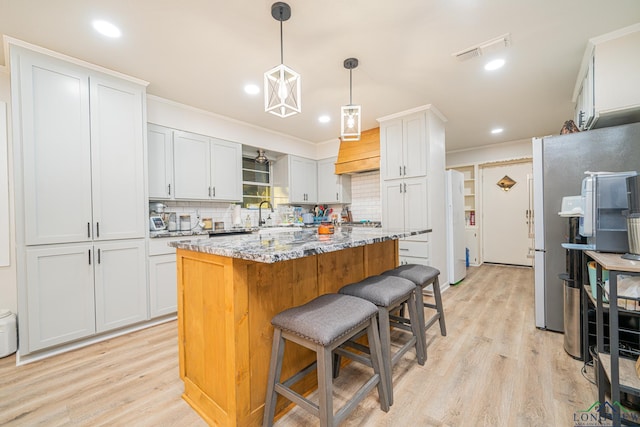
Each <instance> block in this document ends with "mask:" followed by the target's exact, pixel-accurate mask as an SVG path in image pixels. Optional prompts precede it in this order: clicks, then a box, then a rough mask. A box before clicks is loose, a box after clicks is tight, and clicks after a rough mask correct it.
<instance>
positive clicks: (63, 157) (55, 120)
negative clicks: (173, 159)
mask: <svg viewBox="0 0 640 427" xmlns="http://www.w3.org/2000/svg"><path fill="white" fill-rule="evenodd" d="M10 58H11V90H12V95H13V97H12V100H13V106H12V111H13V130H14V138H13V144H14V156H15V158H14V173H15V186H16V230H17V231H16V242H17V252H18V253H17V266H18V309H19V316H20V330H19V332H20V354H21V356H22V355H26V354H29V353H32V352H35V351H40V350H43V349H47V348H50V347H53V346H58V345H61V344H65V343H68V342H71V341H75V340H78V339H82V338H86V337H91V336H93V335H96V334H100V333H103V332H106V331H110V330H113V329H116V328H121V327H124V326H127V325H130V324H133V323H136V322H141V321H144V320H146V319H148V313H147V311H148V309H147V305H148V298H147V280H146V279H147V272H146V245H145V240H144V238H145V234H146V227H147V222H146V217H147V216H146V206H145V205H146V201H145V200H146V198H145V190H144V174H145V171H144V164H145V162H144V150H145V148H144V141H145V139H144V122H145V113H144V103H145V99H144V97H145V85H146V83H145V82H141V81H137V80H134V79H128V78H124V77H123V76H120V75H118V76H114V75H113V74H114V73H112V72H109V71H106V70H101V69H98V67H95V66H90V65H89V64H86V66H85V64H82V63H80V61H77V60H74V59H71V58H66V57H63V56H62V55H59V54H55V53H53V52H49V51H46V50H44V49H41V48H37V47H35V46H30V45H26V44H23V43H21V42H20V43H15V44H12V43H11V42H10Z"/></svg>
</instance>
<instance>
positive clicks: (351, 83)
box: [349, 69, 353, 105]
mask: <svg viewBox="0 0 640 427" xmlns="http://www.w3.org/2000/svg"><path fill="white" fill-rule="evenodd" d="M352 71H353V70H352V69H349V105H353V102H352V99H351V97H352V92H353V87H352V86H353V80H352V76H353V73H352Z"/></svg>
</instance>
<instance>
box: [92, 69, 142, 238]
mask: <svg viewBox="0 0 640 427" xmlns="http://www.w3.org/2000/svg"><path fill="white" fill-rule="evenodd" d="M144 93H145V91H144V88H142V87H140V86H139V85H136V84H133V83H130V82H126V81H120V80H117V79H111V78H105V77H101V76H98V77H95V76H91V78H90V98H91V102H90V107H89V108H90V110H91V165H92V166H91V172H92V173H91V177H92V178H91V179H92V196H93V197H92V201H93V221H94V223H95V231H94V232H95V235H94V240H114V239H132V238H144V236H145V230H146V227H147V225H148V220H147V211H148V205H147V203H146V201H145V189H144V174H145V170H144V126H143V125H144V117H143V100H144V96H145V95H144Z"/></svg>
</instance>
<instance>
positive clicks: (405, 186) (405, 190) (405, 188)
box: [404, 182, 407, 193]
mask: <svg viewBox="0 0 640 427" xmlns="http://www.w3.org/2000/svg"><path fill="white" fill-rule="evenodd" d="M404 192H405V193H406V192H407V183H406V182H405V183H404Z"/></svg>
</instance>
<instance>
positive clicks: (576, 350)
mask: <svg viewBox="0 0 640 427" xmlns="http://www.w3.org/2000/svg"><path fill="white" fill-rule="evenodd" d="M560 279H561V280H562V281H563V284H564V286H563V287H564V350H565V351H566V352H567V353H568V354H569V355H570V356H571V357H573V358H575V359H582V329H581V328H580V323H581V316H580V307H581V305H580V294H581V292H580V291H581V290H580V286H579V284H578V283H576V281H575V280H574V279H571V278H569V276H568V275H567V274H561V275H560Z"/></svg>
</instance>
